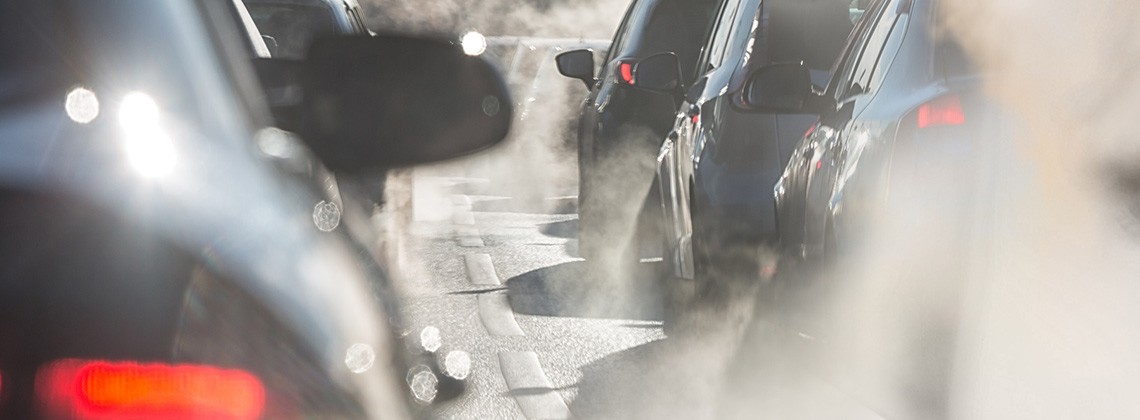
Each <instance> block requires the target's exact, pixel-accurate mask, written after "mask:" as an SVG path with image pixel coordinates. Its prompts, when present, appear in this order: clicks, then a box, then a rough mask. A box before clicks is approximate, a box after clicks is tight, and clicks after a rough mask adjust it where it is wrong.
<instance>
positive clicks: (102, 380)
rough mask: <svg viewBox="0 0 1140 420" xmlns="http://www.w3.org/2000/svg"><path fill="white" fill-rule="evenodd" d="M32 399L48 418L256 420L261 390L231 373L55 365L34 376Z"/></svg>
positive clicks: (184, 367)
mask: <svg viewBox="0 0 1140 420" xmlns="http://www.w3.org/2000/svg"><path fill="white" fill-rule="evenodd" d="M36 398H37V400H38V401H39V403H40V404H41V407H43V408H44V409H45V410H47V411H48V413H50V417H65V418H77V419H110V418H163V419H191V418H203V419H205V418H210V419H255V418H258V417H260V416H261V413H262V410H263V409H264V406H265V388H264V386H263V385H262V383H261V380H260V379H258V378H257V377H256V376H254V375H252V374H250V373H247V372H245V371H241V370H236V369H221V368H217V367H212V366H202V365H165V364H157V363H156V364H140V363H134V362H107V361H88V360H60V361H57V362H54V363H52V364H49V365H47V366H45V367H43V368H41V369H40V371H39V372H38V373H37V375H36Z"/></svg>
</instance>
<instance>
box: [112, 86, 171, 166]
mask: <svg viewBox="0 0 1140 420" xmlns="http://www.w3.org/2000/svg"><path fill="white" fill-rule="evenodd" d="M119 125H120V126H121V127H122V129H123V132H124V134H125V136H124V137H123V142H124V146H125V147H126V153H127V160H128V161H129V162H130V164H131V166H132V167H133V168H134V169H135V170H136V171H138V172H139V173H140V174H142V175H143V176H146V177H151V178H156V177H160V176H163V175H166V174H168V173H170V171H171V170H172V169H174V162H175V160H176V159H175V153H174V141H173V140H171V138H170V135H168V134H167V133H166V131H165V130H163V128H162V124H161V123H160V111H159V108H158V104H156V103H155V102H154V99H151V97H150V96H148V95H147V94H145V93H141V92H131V93H128V94H127V95H126V96H124V97H123V101H122V103H121V104H120V105H119Z"/></svg>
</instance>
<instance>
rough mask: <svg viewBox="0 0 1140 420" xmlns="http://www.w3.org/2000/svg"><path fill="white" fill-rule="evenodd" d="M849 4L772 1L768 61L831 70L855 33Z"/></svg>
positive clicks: (835, 0)
mask: <svg viewBox="0 0 1140 420" xmlns="http://www.w3.org/2000/svg"><path fill="white" fill-rule="evenodd" d="M849 6H850V5H849V4H848V2H847V1H846V0H769V1H767V2H765V4H764V6H763V7H764V9H765V10H764V12H763V13H765V15H766V16H765V17H766V19H767V21H768V34H767V35H768V45H769V48H768V59H769V62H773V63H781V62H790V61H801V60H802V61H803V62H804V64H806V65H807V66H808V67H809V68H812V69H818V70H826V69H829V68H831V65H832V63H834V62H835V58H836V57H837V56H838V55H839V51H840V50H842V49H843V43H844V41H845V40H847V36H848V34H850V33H851V28H852V23H851V9H850V7H849Z"/></svg>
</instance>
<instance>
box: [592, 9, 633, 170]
mask: <svg viewBox="0 0 1140 420" xmlns="http://www.w3.org/2000/svg"><path fill="white" fill-rule="evenodd" d="M646 1H648V0H635V1H634V2H632V3H630V5H629V8H628V9H626V11H625V17H623V18H622V22H621V25H620V26H618V30H617V32H615V33H614V38H613V40H612V41H611V42H610V49H609V51H607V52H606V58H605V59H604V61H602V65H601V67H600V68H599V70H598V74H597V77H595V78H594V79H595V82H594V85H593V86H591V87H590V92H589V93H588V94H587V95H586V99H585V100H584V101H583V102H582V111H581V113H580V114H579V117H578V156H579V157H578V160H579V162H593V161H594V142H595V141H596V138H597V135H598V131H599V129H600V126H601V121H600V120H599V116H600V113H601V112H602V110H603V109H604V108H605V107H606V105H607V103H608V99H609V97H610V94H611V91H612V90H613V87H614V86H615V83H614V80H613V78H614V74H615V73H614V71H613V64H612V63H613V59H614V57H615V55H616V54H618V52H620V51H621V50H622V48H624V46H625V44H626V41H627V40H628V39H629V36H630V34H629V32H630V31H629V28H630V19H631V17H632V16H634V10H636V9H637V8H638V7H639V6H640V5H641V4H642V3H644V2H646ZM579 170H585V168H584V167H580V168H579ZM581 175H582V176H581V177H580V178H579V179H580V180H581V182H585V181H586V180H587V179H590V177H588V176H585V175H587V174H581Z"/></svg>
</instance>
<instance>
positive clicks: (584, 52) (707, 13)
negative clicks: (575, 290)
mask: <svg viewBox="0 0 1140 420" xmlns="http://www.w3.org/2000/svg"><path fill="white" fill-rule="evenodd" d="M719 3H720V1H719V0H715V1H714V0H636V1H634V2H632V4H630V6H629V8H628V9H627V10H626V12H625V16H624V18H623V19H622V23H621V25H620V26H619V27H618V30H617V32H616V33H615V34H614V38H613V41H612V42H611V45H610V49H609V52H608V53H607V55H606V57H605V59H604V61H603V62H602V64H601V67H600V70H598V71H597V73H595V65H594V54H593V52H592V51H590V50H589V49H579V50H573V51H567V52H564V53H562V54H559V55H558V57H557V58H556V60H557V63H558V70H559V72H560V73H562V74H563V75H564V76H567V77H570V78H573V79H579V80H581V81H582V82H583V83H585V84H586V86H587V88H588V89H589V93H588V94H587V96H586V98H585V100H584V101H583V102H582V107H581V112H580V114H579V121H578V173H579V178H578V182H579V187H578V216H579V221H578V223H579V234H578V254H579V255H580V256H582V257H584V258H586V259H587V260H598V259H599V258H602V257H613V256H621V258H624V259H625V260H626V261H629V260H632V261H635V262H636V261H637V260H638V259H639V257H640V247H639V244H640V239H638V238H641V237H653V238H655V237H656V235H655V234H653V233H652V228H653V227H654V226H655V225H656V223H658V222H659V219H660V216H659V215H656V216H655V215H653V214H652V213H651V211H652V209H656V208H657V207H658V206H657V205H656V203H657V201H658V199H657V198H656V195H655V193H654V192H651V191H650V185H651V184H652V182H651V181H652V179H653V162H654V157H655V154H656V151H657V149H658V148H659V147H660V145H661V140H662V139H663V138H664V137H665V134H666V133H668V131H669V126H670V123H671V122H672V118H673V115H674V114H675V113H676V110H677V105H678V104H679V100H678V99H679V97H680V93H681V92H683V91H680V90H679V89H681V88H682V87H681V86H676V88H677V89H678V92H674V93H670V94H662V93H660V92H658V91H654V90H648V89H644V88H643V86H642V83H641V82H638V81H637V80H635V78H634V74H633V73H634V67H635V66H637V65H639V64H640V63H641V62H642V61H643V60H646V59H649V58H650V57H653V56H655V55H659V54H667V55H671V56H673V57H674V58H673V60H674V61H675V62H677V63H679V64H678V65H679V66H680V67H681V69H682V71H681V74H682V77H681V79H682V82H689V81H691V80H692V79H693V74H692V69H693V68H695V67H694V64H695V63H696V60H697V58H698V56H699V55H700V48H701V44H702V43H701V40H702V39H704V37H705V34H706V33H708V30H709V27H710V26H711V24H712V20H713V16H714V13H715V12H716V9H717V6H718V4H719ZM658 59H660V58H658ZM646 203H649V205H646ZM643 208H646V209H647V210H648V211H647V212H643V211H642V209H643ZM642 213H646V215H645V216H641V214H642ZM639 232H648V233H639Z"/></svg>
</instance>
